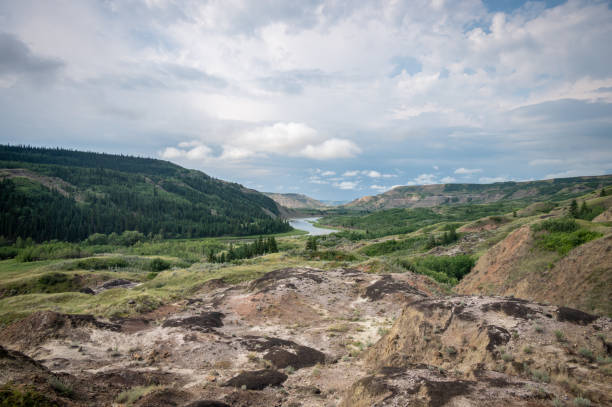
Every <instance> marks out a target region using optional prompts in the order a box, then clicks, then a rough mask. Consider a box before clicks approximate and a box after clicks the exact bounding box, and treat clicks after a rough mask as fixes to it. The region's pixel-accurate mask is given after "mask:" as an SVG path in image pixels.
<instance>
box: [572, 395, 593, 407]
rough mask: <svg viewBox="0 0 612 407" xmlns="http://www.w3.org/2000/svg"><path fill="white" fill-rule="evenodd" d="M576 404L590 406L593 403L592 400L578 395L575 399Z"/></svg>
mask: <svg viewBox="0 0 612 407" xmlns="http://www.w3.org/2000/svg"><path fill="white" fill-rule="evenodd" d="M574 405H575V406H578V407H588V406H590V405H591V400H589V399H587V398H583V397H576V398H575V399H574Z"/></svg>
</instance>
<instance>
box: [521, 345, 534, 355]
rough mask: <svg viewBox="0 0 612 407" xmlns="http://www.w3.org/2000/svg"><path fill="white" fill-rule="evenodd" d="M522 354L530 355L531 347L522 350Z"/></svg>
mask: <svg viewBox="0 0 612 407" xmlns="http://www.w3.org/2000/svg"><path fill="white" fill-rule="evenodd" d="M523 352H525V353H526V354H527V355H531V354H532V353H533V347H531V346H525V348H524V349H523Z"/></svg>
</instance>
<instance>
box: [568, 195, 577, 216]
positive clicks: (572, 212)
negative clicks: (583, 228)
mask: <svg viewBox="0 0 612 407" xmlns="http://www.w3.org/2000/svg"><path fill="white" fill-rule="evenodd" d="M569 216H570V217H572V218H574V219H575V218H577V217H578V202H576V200H575V199H573V200H572V203H571V204H570V208H569Z"/></svg>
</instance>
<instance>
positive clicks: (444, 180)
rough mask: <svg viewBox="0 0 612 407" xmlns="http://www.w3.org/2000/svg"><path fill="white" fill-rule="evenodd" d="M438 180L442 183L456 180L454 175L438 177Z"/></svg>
mask: <svg viewBox="0 0 612 407" xmlns="http://www.w3.org/2000/svg"><path fill="white" fill-rule="evenodd" d="M440 182H441V183H443V184H452V183H454V182H457V179H456V178H454V177H444V178H441V179H440Z"/></svg>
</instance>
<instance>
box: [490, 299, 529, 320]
mask: <svg viewBox="0 0 612 407" xmlns="http://www.w3.org/2000/svg"><path fill="white" fill-rule="evenodd" d="M524 304H525V301H521V300H515V299H512V300H508V301H500V302H493V303H489V304H485V305H483V308H482V310H483V311H484V312H487V311H501V312H503V313H504V314H506V315H508V316H509V317H514V318H521V319H530V318H531V317H533V315H534V314H536V311H535V310H533V309H532V308H530V307H528V306H527V305H524Z"/></svg>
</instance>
